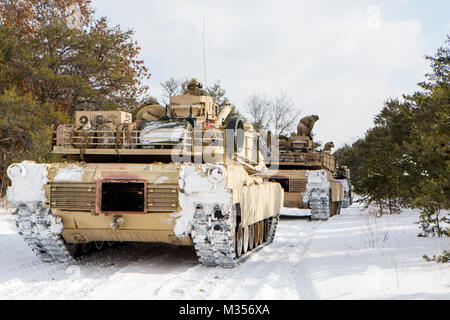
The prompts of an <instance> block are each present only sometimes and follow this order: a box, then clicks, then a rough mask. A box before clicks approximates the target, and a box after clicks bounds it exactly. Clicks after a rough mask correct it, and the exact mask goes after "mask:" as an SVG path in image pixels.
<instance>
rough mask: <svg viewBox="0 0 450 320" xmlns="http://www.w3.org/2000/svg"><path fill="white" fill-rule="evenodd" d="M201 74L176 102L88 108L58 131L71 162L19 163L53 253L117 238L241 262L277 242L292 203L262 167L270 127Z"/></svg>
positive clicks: (16, 191)
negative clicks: (212, 89) (131, 109)
mask: <svg viewBox="0 0 450 320" xmlns="http://www.w3.org/2000/svg"><path fill="white" fill-rule="evenodd" d="M230 110H231V108H230V107H229V106H227V107H225V108H223V110H222V111H221V112H219V109H218V106H217V105H216V104H215V103H214V102H213V99H212V98H211V97H210V96H207V95H205V93H204V91H203V90H201V86H200V85H199V83H198V81H197V82H196V81H191V83H190V84H189V87H188V89H187V91H186V92H185V93H184V94H183V95H181V96H174V97H172V98H171V99H170V105H167V106H165V107H163V106H160V105H157V104H154V105H150V106H145V107H143V108H140V109H139V110H138V112H137V113H136V115H135V118H136V119H133V117H132V114H130V113H126V112H120V111H79V112H77V113H76V121H75V124H69V125H60V126H59V127H58V128H57V130H56V131H55V132H54V146H53V153H55V154H58V155H61V156H63V157H65V158H66V160H67V161H66V162H64V163H52V164H37V163H33V162H23V163H20V164H13V165H11V166H10V167H9V168H8V176H9V177H10V179H11V181H12V185H11V187H9V189H8V200H9V201H10V202H11V203H12V205H13V206H14V207H16V208H17V209H18V210H17V226H18V230H19V232H20V234H22V235H23V237H24V238H25V240H26V242H27V243H28V244H29V245H30V246H31V247H32V248H33V250H35V251H36V253H37V254H38V255H39V256H40V257H41V258H42V259H43V260H45V261H67V260H69V259H71V257H72V256H74V255H76V254H78V253H80V251H84V252H87V251H89V250H90V249H91V248H92V247H95V248H101V247H102V246H103V245H104V244H105V243H113V242H115V241H132V242H162V243H170V244H174V245H179V246H194V247H195V250H196V252H197V255H198V258H199V261H200V262H201V263H202V264H205V265H208V266H223V267H233V266H235V265H236V264H237V263H239V262H240V261H242V260H243V259H244V258H245V257H247V256H248V255H249V254H251V252H254V251H255V250H257V249H258V248H261V247H262V246H264V245H266V244H268V243H270V242H272V241H273V239H274V236H275V231H276V227H277V223H278V219H279V214H280V209H281V208H282V205H283V190H282V188H281V186H280V185H279V184H278V183H274V182H270V181H268V179H267V178H265V177H263V176H262V175H261V174H262V171H263V170H264V169H265V164H264V161H263V158H262V155H261V153H260V152H259V147H258V140H259V136H258V134H257V133H256V132H255V130H254V129H253V128H252V126H251V125H250V124H248V123H246V122H244V121H243V120H242V119H241V118H238V117H229V113H230Z"/></svg>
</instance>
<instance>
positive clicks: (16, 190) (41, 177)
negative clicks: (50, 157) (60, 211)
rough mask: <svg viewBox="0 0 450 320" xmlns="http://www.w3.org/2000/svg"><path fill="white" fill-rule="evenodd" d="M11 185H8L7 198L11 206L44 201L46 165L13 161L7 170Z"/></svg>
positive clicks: (46, 179)
mask: <svg viewBox="0 0 450 320" xmlns="http://www.w3.org/2000/svg"><path fill="white" fill-rule="evenodd" d="M7 174H8V177H9V179H11V186H10V187H8V192H7V199H8V201H9V203H11V204H12V205H13V206H17V205H19V204H21V203H27V202H35V203H37V202H39V203H44V202H45V201H46V199H45V189H44V186H45V185H46V184H47V182H48V178H47V165H46V164H38V163H34V162H31V161H24V162H22V163H15V164H12V165H11V166H9V168H8V170H7Z"/></svg>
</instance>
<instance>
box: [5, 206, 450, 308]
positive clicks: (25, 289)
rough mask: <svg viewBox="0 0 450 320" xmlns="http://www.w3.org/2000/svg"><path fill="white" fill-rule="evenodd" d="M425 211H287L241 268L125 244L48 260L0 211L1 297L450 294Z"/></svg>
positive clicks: (441, 245)
mask: <svg viewBox="0 0 450 320" xmlns="http://www.w3.org/2000/svg"><path fill="white" fill-rule="evenodd" d="M415 221H418V213H417V212H413V211H408V212H404V213H403V214H401V215H395V216H383V217H381V218H375V217H373V216H371V215H369V214H368V212H367V211H362V210H361V208H360V207H359V206H358V205H353V206H352V207H350V208H348V209H344V210H342V213H341V215H340V216H336V217H333V218H332V219H331V220H329V221H328V222H311V221H308V220H307V219H304V218H303V219H302V218H294V217H284V218H282V219H281V222H280V224H279V229H278V232H277V235H276V238H275V241H274V243H273V244H271V245H269V246H267V247H265V248H263V249H262V250H260V251H258V252H257V253H255V254H254V255H253V256H252V257H251V258H250V259H248V260H247V261H246V262H245V263H244V264H242V265H240V266H239V267H237V268H235V269H231V270H228V269H221V268H206V267H203V266H201V265H199V264H198V263H197V259H196V256H195V252H194V250H193V249H192V248H178V247H173V246H168V245H154V244H121V245H119V246H117V247H113V248H110V249H107V250H104V251H101V252H97V253H94V254H91V255H90V256H86V257H83V258H82V259H80V260H78V261H77V262H75V263H70V264H47V263H43V262H41V261H40V260H39V259H38V258H37V257H35V256H34V253H33V252H31V251H30V249H29V248H28V247H27V246H26V245H25V243H24V241H23V240H22V239H21V237H20V236H19V235H18V234H17V233H16V231H15V226H14V217H13V216H11V215H10V214H9V213H8V212H7V211H6V210H4V209H3V210H2V209H0V299H243V300H246V299H450V265H449V264H436V263H427V262H425V261H424V260H423V259H422V255H423V254H427V255H433V254H439V253H440V252H441V251H442V250H443V249H448V248H450V240H449V238H445V239H435V238H434V239H432V238H418V237H417V236H416V235H417V234H418V233H419V228H418V225H417V224H414V222H415Z"/></svg>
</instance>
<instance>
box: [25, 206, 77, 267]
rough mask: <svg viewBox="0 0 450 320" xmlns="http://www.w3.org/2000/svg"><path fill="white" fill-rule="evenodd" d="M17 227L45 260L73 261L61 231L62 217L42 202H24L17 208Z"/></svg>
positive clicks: (37, 253)
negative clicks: (57, 215) (56, 215)
mask: <svg viewBox="0 0 450 320" xmlns="http://www.w3.org/2000/svg"><path fill="white" fill-rule="evenodd" d="M16 215H17V216H16V227H17V230H18V232H19V234H20V235H21V236H23V238H24V240H25V242H26V243H27V244H28V246H30V247H31V248H32V249H33V251H34V252H35V253H36V255H37V256H38V257H39V258H41V260H42V261H44V262H54V261H56V262H69V261H72V259H73V258H72V256H71V254H70V251H69V249H68V247H67V245H66V244H65V242H64V240H63V238H62V236H61V232H62V231H63V225H62V222H61V218H59V217H55V216H54V215H53V214H52V211H51V210H50V209H48V208H44V207H43V206H42V204H41V203H26V204H25V203H22V204H20V206H19V207H18V208H17V210H16Z"/></svg>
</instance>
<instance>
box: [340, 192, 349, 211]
mask: <svg viewBox="0 0 450 320" xmlns="http://www.w3.org/2000/svg"><path fill="white" fill-rule="evenodd" d="M349 206H350V195H349V194H348V192H345V193H344V199H343V200H342V207H341V208H343V209H345V208H348V207H349Z"/></svg>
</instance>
